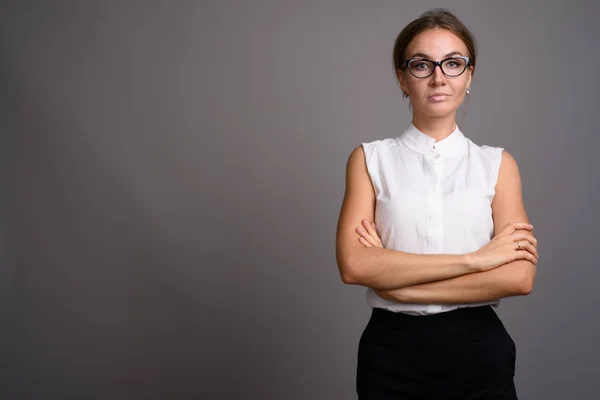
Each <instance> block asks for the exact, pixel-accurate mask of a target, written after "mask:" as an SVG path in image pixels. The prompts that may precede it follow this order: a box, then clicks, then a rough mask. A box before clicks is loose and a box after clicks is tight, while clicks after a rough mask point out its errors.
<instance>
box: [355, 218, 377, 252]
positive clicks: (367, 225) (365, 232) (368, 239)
mask: <svg viewBox="0 0 600 400" xmlns="http://www.w3.org/2000/svg"><path fill="white" fill-rule="evenodd" d="M362 225H363V226H359V227H358V228H356V233H358V235H359V237H358V241H359V242H360V243H361V244H362V245H363V246H365V247H380V248H383V245H382V244H381V239H380V238H379V236H378V235H377V227H376V226H375V223H374V222H369V221H368V220H366V219H363V220H362Z"/></svg>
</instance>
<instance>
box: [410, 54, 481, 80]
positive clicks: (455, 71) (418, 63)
mask: <svg viewBox="0 0 600 400" xmlns="http://www.w3.org/2000/svg"><path fill="white" fill-rule="evenodd" d="M438 65H439V66H440V70H442V73H443V74H444V75H446V76H448V77H450V78H455V77H457V76H459V75H462V73H463V72H465V70H466V69H467V66H468V65H469V57H467V56H454V57H450V58H446V59H445V60H442V61H431V60H427V59H425V58H413V59H412V60H406V61H404V67H408V70H409V71H410V73H411V74H412V75H413V76H414V77H415V78H427V77H429V76H431V75H433V71H435V67H436V66H438Z"/></svg>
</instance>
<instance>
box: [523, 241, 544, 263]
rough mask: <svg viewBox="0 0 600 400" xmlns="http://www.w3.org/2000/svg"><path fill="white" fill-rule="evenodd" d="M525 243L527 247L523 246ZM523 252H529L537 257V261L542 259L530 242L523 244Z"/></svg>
mask: <svg viewBox="0 0 600 400" xmlns="http://www.w3.org/2000/svg"><path fill="white" fill-rule="evenodd" d="M523 243H525V245H523ZM521 250H527V251H528V252H530V253H531V254H532V255H533V256H534V257H535V259H536V260H537V259H538V258H540V257H539V255H538V252H537V249H536V248H535V247H533V245H532V244H531V243H529V242H521Z"/></svg>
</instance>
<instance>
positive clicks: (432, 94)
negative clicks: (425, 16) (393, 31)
mask: <svg viewBox="0 0 600 400" xmlns="http://www.w3.org/2000/svg"><path fill="white" fill-rule="evenodd" d="M405 55H406V59H407V60H410V59H413V58H426V59H428V60H432V61H442V60H444V59H446V58H448V57H451V56H453V55H462V56H469V52H468V51H467V46H465V44H464V43H463V41H462V40H461V39H460V38H459V37H458V36H456V35H455V34H454V33H452V32H450V31H448V30H446V29H429V30H426V31H423V32H421V33H419V34H418V35H417V36H415V37H414V39H413V40H412V41H411V42H410V43H409V45H408V47H407V48H406V53H405ZM397 73H398V79H399V81H400V86H401V88H402V90H403V91H404V92H406V93H408V95H409V99H410V102H411V104H412V107H413V110H414V111H413V112H414V113H419V114H422V115H424V116H429V117H434V118H440V117H446V116H449V115H451V114H453V113H455V112H456V110H457V109H458V107H459V106H460V105H461V104H462V102H463V99H464V97H465V93H466V89H467V87H469V85H470V83H471V76H472V73H473V67H472V66H468V67H467V69H466V70H465V72H464V73H463V74H462V75H459V76H457V77H447V76H445V75H444V74H443V73H442V71H441V69H440V68H439V66H436V67H435V68H434V71H433V74H432V75H431V76H429V77H427V78H416V77H414V76H413V75H412V74H411V73H410V71H409V70H408V68H405V69H404V70H397Z"/></svg>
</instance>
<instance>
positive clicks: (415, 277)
mask: <svg viewBox="0 0 600 400" xmlns="http://www.w3.org/2000/svg"><path fill="white" fill-rule="evenodd" d="M342 266H343V267H344V268H343V269H344V270H345V272H346V274H345V279H344V281H345V282H346V283H350V284H357V285H363V286H368V287H370V288H373V289H380V290H390V289H399V288H403V287H408V286H414V285H419V284H423V283H429V282H435V281H440V280H446V279H450V278H455V277H459V276H461V275H465V274H471V273H472V272H474V268H473V267H472V266H471V264H470V259H469V257H468V256H467V255H460V254H413V253H405V252H400V251H394V250H388V249H383V248H363V249H357V250H355V251H354V252H353V254H352V259H351V260H346V261H345V262H343V263H342Z"/></svg>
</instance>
